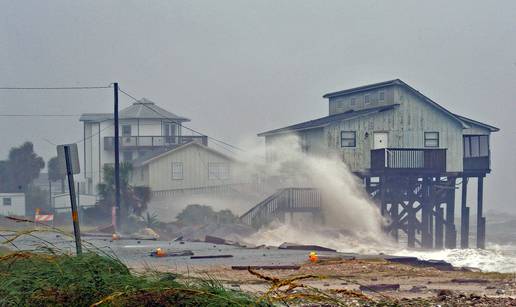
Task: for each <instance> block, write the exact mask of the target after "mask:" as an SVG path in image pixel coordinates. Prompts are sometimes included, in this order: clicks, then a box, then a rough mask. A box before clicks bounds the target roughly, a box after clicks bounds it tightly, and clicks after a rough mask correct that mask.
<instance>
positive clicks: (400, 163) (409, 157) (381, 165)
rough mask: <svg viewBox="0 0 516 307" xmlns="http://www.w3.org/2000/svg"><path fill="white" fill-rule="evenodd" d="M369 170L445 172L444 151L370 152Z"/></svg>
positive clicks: (423, 149)
mask: <svg viewBox="0 0 516 307" xmlns="http://www.w3.org/2000/svg"><path fill="white" fill-rule="evenodd" d="M371 170H372V171H385V170H398V171H410V170H413V171H425V172H445V171H446V149H428V148H383V149H373V150H371Z"/></svg>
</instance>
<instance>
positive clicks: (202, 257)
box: [190, 255, 233, 259]
mask: <svg viewBox="0 0 516 307" xmlns="http://www.w3.org/2000/svg"><path fill="white" fill-rule="evenodd" d="M212 258H233V255H205V256H191V257H190V259H212Z"/></svg>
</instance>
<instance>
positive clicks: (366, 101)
mask: <svg viewBox="0 0 516 307" xmlns="http://www.w3.org/2000/svg"><path fill="white" fill-rule="evenodd" d="M370 102H371V95H365V96H364V103H365V104H368V103H370Z"/></svg>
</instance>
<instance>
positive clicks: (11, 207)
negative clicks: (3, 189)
mask: <svg viewBox="0 0 516 307" xmlns="http://www.w3.org/2000/svg"><path fill="white" fill-rule="evenodd" d="M0 215H4V216H9V215H18V216H24V215H25V194H24V193H0Z"/></svg>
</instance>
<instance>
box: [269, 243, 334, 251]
mask: <svg viewBox="0 0 516 307" xmlns="http://www.w3.org/2000/svg"><path fill="white" fill-rule="evenodd" d="M278 248H279V249H293V250H304V251H319V252H336V251H337V250H335V249H331V248H328V247H324V246H319V245H301V244H295V243H287V242H285V243H283V244H281V245H280V246H279V247H278Z"/></svg>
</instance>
